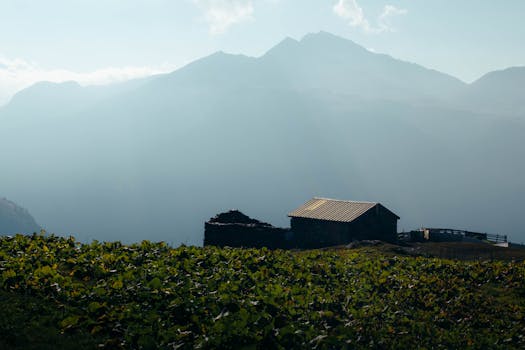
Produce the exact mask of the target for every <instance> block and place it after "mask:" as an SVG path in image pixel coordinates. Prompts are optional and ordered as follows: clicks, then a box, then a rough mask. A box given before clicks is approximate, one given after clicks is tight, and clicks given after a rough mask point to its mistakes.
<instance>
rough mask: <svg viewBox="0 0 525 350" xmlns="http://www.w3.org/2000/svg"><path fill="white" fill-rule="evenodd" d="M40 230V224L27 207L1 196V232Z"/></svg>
mask: <svg viewBox="0 0 525 350" xmlns="http://www.w3.org/2000/svg"><path fill="white" fill-rule="evenodd" d="M39 231H40V226H39V225H38V224H37V223H36V222H35V219H34V218H33V217H32V216H31V214H29V212H28V211H27V210H26V209H24V208H21V207H19V206H18V205H16V204H15V203H13V202H11V201H9V200H7V199H5V198H0V234H14V233H33V232H39Z"/></svg>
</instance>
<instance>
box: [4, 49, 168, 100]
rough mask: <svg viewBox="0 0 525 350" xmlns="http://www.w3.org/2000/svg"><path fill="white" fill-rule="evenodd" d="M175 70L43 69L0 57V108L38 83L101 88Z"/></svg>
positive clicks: (144, 68)
mask: <svg viewBox="0 0 525 350" xmlns="http://www.w3.org/2000/svg"><path fill="white" fill-rule="evenodd" d="M174 68H175V67H173V66H169V65H162V66H160V67H135V66H126V67H107V68H102V69H97V70H94V71H91V72H82V73H81V72H73V71H70V70H66V69H43V68H41V67H40V66H39V65H38V64H37V63H34V62H28V61H25V60H22V59H8V58H5V57H3V56H0V106H2V105H4V104H5V103H7V102H8V100H9V99H10V98H11V97H12V96H13V95H14V94H15V93H16V92H18V91H20V90H22V89H24V88H26V87H28V86H30V85H33V84H34V83H36V82H39V81H50V82H55V83H60V82H64V81H72V80H73V81H76V82H78V83H79V84H80V85H103V84H111V83H117V82H123V81H126V80H130V79H134V78H141V77H146V76H150V75H153V74H160V73H166V72H169V71H173V70H174Z"/></svg>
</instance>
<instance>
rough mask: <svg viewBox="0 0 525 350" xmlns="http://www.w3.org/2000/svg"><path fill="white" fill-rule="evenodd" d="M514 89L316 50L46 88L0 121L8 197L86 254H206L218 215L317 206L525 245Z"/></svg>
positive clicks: (523, 79) (271, 215)
mask: <svg viewBox="0 0 525 350" xmlns="http://www.w3.org/2000/svg"><path fill="white" fill-rule="evenodd" d="M524 87H525V68H523V67H516V68H509V69H507V70H504V71H498V72H491V73H488V74H487V75H485V76H484V77H482V78H481V79H479V80H478V81H476V82H474V83H472V84H465V83H463V82H462V81H460V80H458V79H456V78H454V77H451V76H449V75H446V74H443V73H440V72H437V71H435V70H430V69H426V68H424V67H421V66H419V65H416V64H413V63H407V62H403V61H400V60H396V59H394V58H392V57H390V56H387V55H382V54H376V53H372V52H370V51H368V50H366V49H364V48H363V47H361V46H359V45H357V44H355V43H353V42H351V41H349V40H345V39H342V38H339V37H336V36H333V35H331V34H328V33H324V32H321V33H317V34H309V35H307V36H305V37H304V38H303V39H302V40H300V41H296V40H293V39H285V40H284V41H282V42H281V43H279V44H278V45H276V46H275V47H273V48H272V49H270V50H269V51H268V52H267V53H266V54H265V55H263V56H262V57H259V58H252V57H246V56H242V55H229V54H225V53H221V52H219V53H216V54H213V55H211V56H208V57H205V58H203V59H200V60H198V61H195V62H193V63H191V64H189V65H187V66H185V67H183V68H181V69H179V70H177V71H175V72H173V73H171V74H165V75H158V76H154V77H150V78H148V79H142V80H137V81H130V82H127V83H122V84H118V85H112V86H104V87H89V88H84V87H80V86H79V85H78V84H76V83H64V84H51V83H39V84H36V85H34V86H32V87H30V88H28V89H26V90H24V91H22V92H20V93H19V94H17V95H16V96H15V97H14V98H13V99H12V101H11V102H10V104H8V105H7V106H5V107H4V108H2V109H0V126H1V127H0V147H1V149H2V150H4V151H3V152H2V157H1V160H2V171H0V183H1V184H2V185H3V189H2V191H3V192H2V195H5V196H8V197H10V198H13V199H15V200H18V201H21V202H23V203H24V204H25V205H26V206H27V207H28V208H29V210H30V211H31V212H32V213H33V215H35V217H36V218H37V219H38V221H39V222H40V223H41V224H42V225H43V226H44V228H46V229H47V230H48V231H50V232H56V233H59V234H74V235H76V236H77V237H78V238H79V239H81V240H89V239H93V238H96V239H99V240H117V239H118V240H124V241H128V242H129V241H137V240H141V239H151V240H165V241H168V242H171V243H173V244H176V245H177V244H180V243H186V244H202V237H203V226H204V221H205V220H207V219H208V218H209V217H211V216H214V215H215V214H216V213H217V212H220V211H223V210H227V209H230V208H239V209H240V210H242V211H243V212H245V213H246V214H248V215H250V216H252V217H255V218H258V219H261V220H263V221H267V222H271V223H273V224H275V225H287V224H288V219H287V217H286V214H287V213H288V212H289V211H291V210H292V209H294V208H295V207H296V206H298V205H300V204H301V203H302V202H304V201H305V200H306V199H309V198H310V197H312V196H325V197H335V198H343V199H355V200H370V201H380V202H381V203H383V204H384V205H385V206H387V207H388V208H389V209H391V210H393V211H394V212H396V214H398V215H399V216H401V221H400V225H399V228H400V229H403V228H404V229H407V230H408V229H413V228H416V227H419V226H445V227H453V228H462V229H470V230H481V231H483V232H492V233H500V234H509V235H510V239H511V240H514V241H517V242H520V241H523V240H525V232H524V230H523V226H524V225H523V213H524V212H525V210H524V209H525V207H524V205H523V198H524V196H525V182H524V181H523V179H524V178H525V161H524V159H525V138H524V137H523V136H524V135H525V102H523V101H524V99H525V89H524Z"/></svg>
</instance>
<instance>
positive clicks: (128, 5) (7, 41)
mask: <svg viewBox="0 0 525 350" xmlns="http://www.w3.org/2000/svg"><path fill="white" fill-rule="evenodd" d="M524 14H525V1H522V0H506V1H489V0H461V1H451V0H450V1H449V0H424V1H422V0H417V1H416V0H401V1H383V0H367V1H364V0H45V1H35V0H0V105H1V104H3V103H5V102H6V100H7V99H8V98H9V96H11V95H12V94H13V93H14V92H16V91H17V90H19V89H21V88H23V87H25V86H27V85H29V84H31V83H33V82H35V81H39V80H50V81H64V80H77V81H79V82H80V83H82V84H99V83H107V82H113V81H121V80H126V79H128V78H132V77H139V76H144V75H149V74H153V73H158V72H166V71H171V70H174V69H176V68H178V67H180V66H182V65H184V64H186V63H188V62H190V61H192V60H194V59H196V58H199V57H202V56H205V55H208V54H210V53H213V52H214V51H217V50H222V51H226V52H230V53H243V54H246V55H250V56H259V55H262V54H263V53H264V52H265V51H266V50H268V49H269V48H270V47H272V46H273V45H275V44H276V43H278V42H279V41H280V40H282V39H283V38H285V37H286V36H290V37H292V38H295V39H300V38H301V37H302V36H303V35H305V34H306V33H309V32H318V31H320V30H324V31H328V32H331V33H334V34H336V35H339V36H342V37H345V38H348V39H351V40H353V41H355V42H357V43H358V44H361V45H363V46H365V47H366V48H368V49H370V50H374V51H376V52H381V53H388V54H390V55H392V56H394V57H396V58H400V59H403V60H407V61H411V62H416V63H419V64H422V65H424V66H426V67H429V68H434V69H437V70H440V71H442V72H445V73H449V74H451V75H454V76H456V77H458V78H460V79H462V80H464V81H467V82H471V81H473V80H475V79H477V78H479V77H480V76H481V75H483V74H484V73H486V72H488V71H491V70H496V69H502V68H506V67H509V66H518V65H525V45H524V38H525V24H524V22H523V16H524Z"/></svg>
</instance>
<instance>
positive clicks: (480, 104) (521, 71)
mask: <svg viewBox="0 0 525 350" xmlns="http://www.w3.org/2000/svg"><path fill="white" fill-rule="evenodd" d="M461 101H462V103H463V104H464V106H467V107H468V108H469V109H471V110H477V111H484V112H490V113H499V114H501V113H504V114H521V115H525V67H511V68H507V69H504V70H500V71H495V72H490V73H487V74H485V75H484V76H482V77H481V78H479V79H478V80H476V81H475V82H473V83H472V84H470V86H469V87H468V89H467V90H466V91H465V92H464V94H462V95H461Z"/></svg>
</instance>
